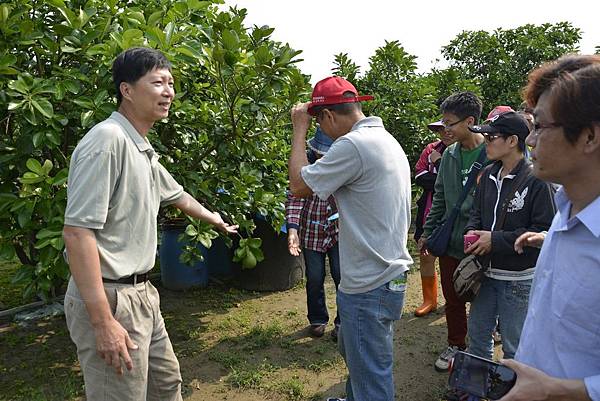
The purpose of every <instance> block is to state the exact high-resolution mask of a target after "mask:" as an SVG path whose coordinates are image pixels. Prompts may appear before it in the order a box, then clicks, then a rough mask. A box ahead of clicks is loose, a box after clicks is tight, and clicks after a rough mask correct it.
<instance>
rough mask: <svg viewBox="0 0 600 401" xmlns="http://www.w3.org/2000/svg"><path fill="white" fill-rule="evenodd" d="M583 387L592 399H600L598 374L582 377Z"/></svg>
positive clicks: (595, 400) (594, 400) (598, 400)
mask: <svg viewBox="0 0 600 401" xmlns="http://www.w3.org/2000/svg"><path fill="white" fill-rule="evenodd" d="M583 383H584V384H585V389H586V390H587V393H588V396H589V397H590V398H591V399H592V401H600V374H598V375H596V376H590V377H586V378H585V379H583Z"/></svg>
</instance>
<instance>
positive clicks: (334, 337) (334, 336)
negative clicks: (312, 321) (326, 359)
mask: <svg viewBox="0 0 600 401" xmlns="http://www.w3.org/2000/svg"><path fill="white" fill-rule="evenodd" d="M339 330H340V326H335V327H334V328H333V330H331V339H332V340H333V341H335V342H336V343H337V338H338V331H339Z"/></svg>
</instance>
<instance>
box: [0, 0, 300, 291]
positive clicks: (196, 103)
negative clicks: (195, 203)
mask: <svg viewBox="0 0 600 401" xmlns="http://www.w3.org/2000/svg"><path fill="white" fill-rule="evenodd" d="M218 3H219V1H198V0H180V1H176V0H143V1H142V0H128V1H121V0H103V1H100V0H87V1H78V0H70V1H69V0H66V1H65V0H46V1H42V0H28V1H26V0H9V1H7V2H4V3H2V4H0V130H1V132H2V135H0V258H2V259H7V260H18V261H19V262H20V264H21V265H22V267H21V268H20V269H19V271H18V273H17V275H16V277H15V280H16V281H21V282H24V283H26V284H27V285H26V290H25V293H24V296H25V297H26V298H29V297H30V296H32V295H34V294H37V295H38V296H40V297H42V298H46V297H47V296H48V295H50V294H52V291H53V289H54V288H56V287H57V286H59V285H61V284H62V283H63V282H64V280H65V279H66V278H67V277H68V268H67V266H66V264H65V262H64V260H63V257H62V251H63V248H64V244H63V242H62V237H61V231H62V225H63V214H64V209H65V204H66V180H67V172H68V164H69V156H70V154H71V153H72V151H73V148H74V147H75V145H76V144H77V142H78V141H79V139H80V138H81V137H82V136H83V135H84V134H85V132H86V131H87V130H88V129H89V128H91V127H92V126H93V125H94V124H96V123H98V122H100V121H102V120H103V119H105V118H106V117H107V116H108V115H109V114H110V113H111V112H112V111H113V110H115V107H116V106H115V96H114V94H115V92H114V88H113V85H112V82H111V65H112V61H113V60H114V58H115V57H116V55H117V54H119V53H120V52H121V51H123V50H125V49H127V48H129V47H132V46H148V47H153V48H157V49H159V50H161V51H163V52H164V53H165V54H166V55H167V57H168V58H169V60H170V61H171V62H172V64H173V75H174V77H175V90H176V93H177V95H176V98H175V101H174V103H173V106H172V112H171V114H170V116H169V118H168V119H167V120H165V121H162V122H160V123H158V124H156V126H155V127H154V128H155V129H154V131H153V132H152V133H151V134H150V136H149V139H150V141H151V143H153V145H154V147H155V148H156V149H157V150H158V152H159V153H160V154H161V156H162V158H161V162H163V163H164V164H165V165H166V166H167V168H168V169H169V170H170V171H171V173H172V174H173V175H174V177H175V178H176V179H177V180H179V181H180V183H182V184H183V185H184V187H185V188H186V189H187V190H188V191H189V192H190V193H192V194H193V195H194V196H196V197H197V198H198V199H199V200H200V201H201V202H204V203H205V204H206V205H207V206H209V207H210V208H212V209H214V210H219V211H221V212H223V214H224V216H225V217H226V218H227V219H229V220H230V221H232V222H235V223H238V224H240V225H241V228H242V231H243V232H245V233H246V234H247V235H250V236H251V232H252V230H253V228H254V225H253V222H252V217H253V215H254V214H255V213H260V214H262V215H264V216H267V217H268V218H269V219H270V220H271V221H272V222H273V226H274V227H275V226H279V225H280V224H281V222H282V221H283V203H284V201H285V188H286V184H287V169H286V158H287V153H288V149H289V145H288V142H289V141H288V139H287V138H288V137H289V132H290V127H289V124H288V121H289V119H288V118H285V117H286V116H285V114H286V112H287V111H288V110H289V109H290V107H291V105H292V104H293V103H295V102H296V101H298V99H299V98H300V96H303V95H304V94H305V92H306V91H307V90H308V79H307V77H306V76H304V75H302V74H301V73H300V71H299V70H298V69H297V68H296V67H295V66H294V63H295V62H296V61H298V59H297V56H298V54H299V52H298V51H295V50H293V49H291V48H290V47H289V46H288V45H286V44H281V43H278V42H275V41H273V40H272V39H271V38H270V35H271V33H272V32H273V29H271V28H268V27H253V28H250V29H247V28H246V27H245V26H244V24H243V22H244V18H245V10H238V9H235V8H233V9H229V10H226V11H224V10H221V9H220V8H219V7H218ZM208 230H209V228H208V227H206V226H203V225H200V224H196V225H194V226H193V227H192V228H191V229H188V230H187V232H188V234H189V236H190V237H192V239H194V240H197V241H204V242H206V241H207V239H210V238H211V237H212V235H210V234H207V233H208ZM208 245H210V244H208ZM243 245H244V247H245V248H244V251H243V252H242V251H240V252H239V253H244V254H246V252H251V253H253V255H254V256H257V257H260V256H261V255H260V249H259V248H256V241H246V242H244V243H243ZM250 245H252V246H250ZM246 259H247V260H249V261H252V260H253V259H254V260H255V259H256V257H255V258H246ZM246 267H251V266H246Z"/></svg>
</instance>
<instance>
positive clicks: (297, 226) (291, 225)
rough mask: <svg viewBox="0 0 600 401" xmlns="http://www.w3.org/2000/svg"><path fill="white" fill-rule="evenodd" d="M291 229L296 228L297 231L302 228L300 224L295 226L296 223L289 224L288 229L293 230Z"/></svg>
mask: <svg viewBox="0 0 600 401" xmlns="http://www.w3.org/2000/svg"><path fill="white" fill-rule="evenodd" d="M291 228H295V229H296V230H299V229H300V226H299V225H298V224H294V223H287V229H288V230H289V229H291Z"/></svg>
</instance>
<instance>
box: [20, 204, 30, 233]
mask: <svg viewBox="0 0 600 401" xmlns="http://www.w3.org/2000/svg"><path fill="white" fill-rule="evenodd" d="M32 214H33V203H28V204H26V205H25V207H24V208H22V209H21V210H20V211H19V214H18V215H17V222H18V223H19V226H20V227H21V228H25V226H26V225H27V224H29V222H30V221H31V215H32Z"/></svg>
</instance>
